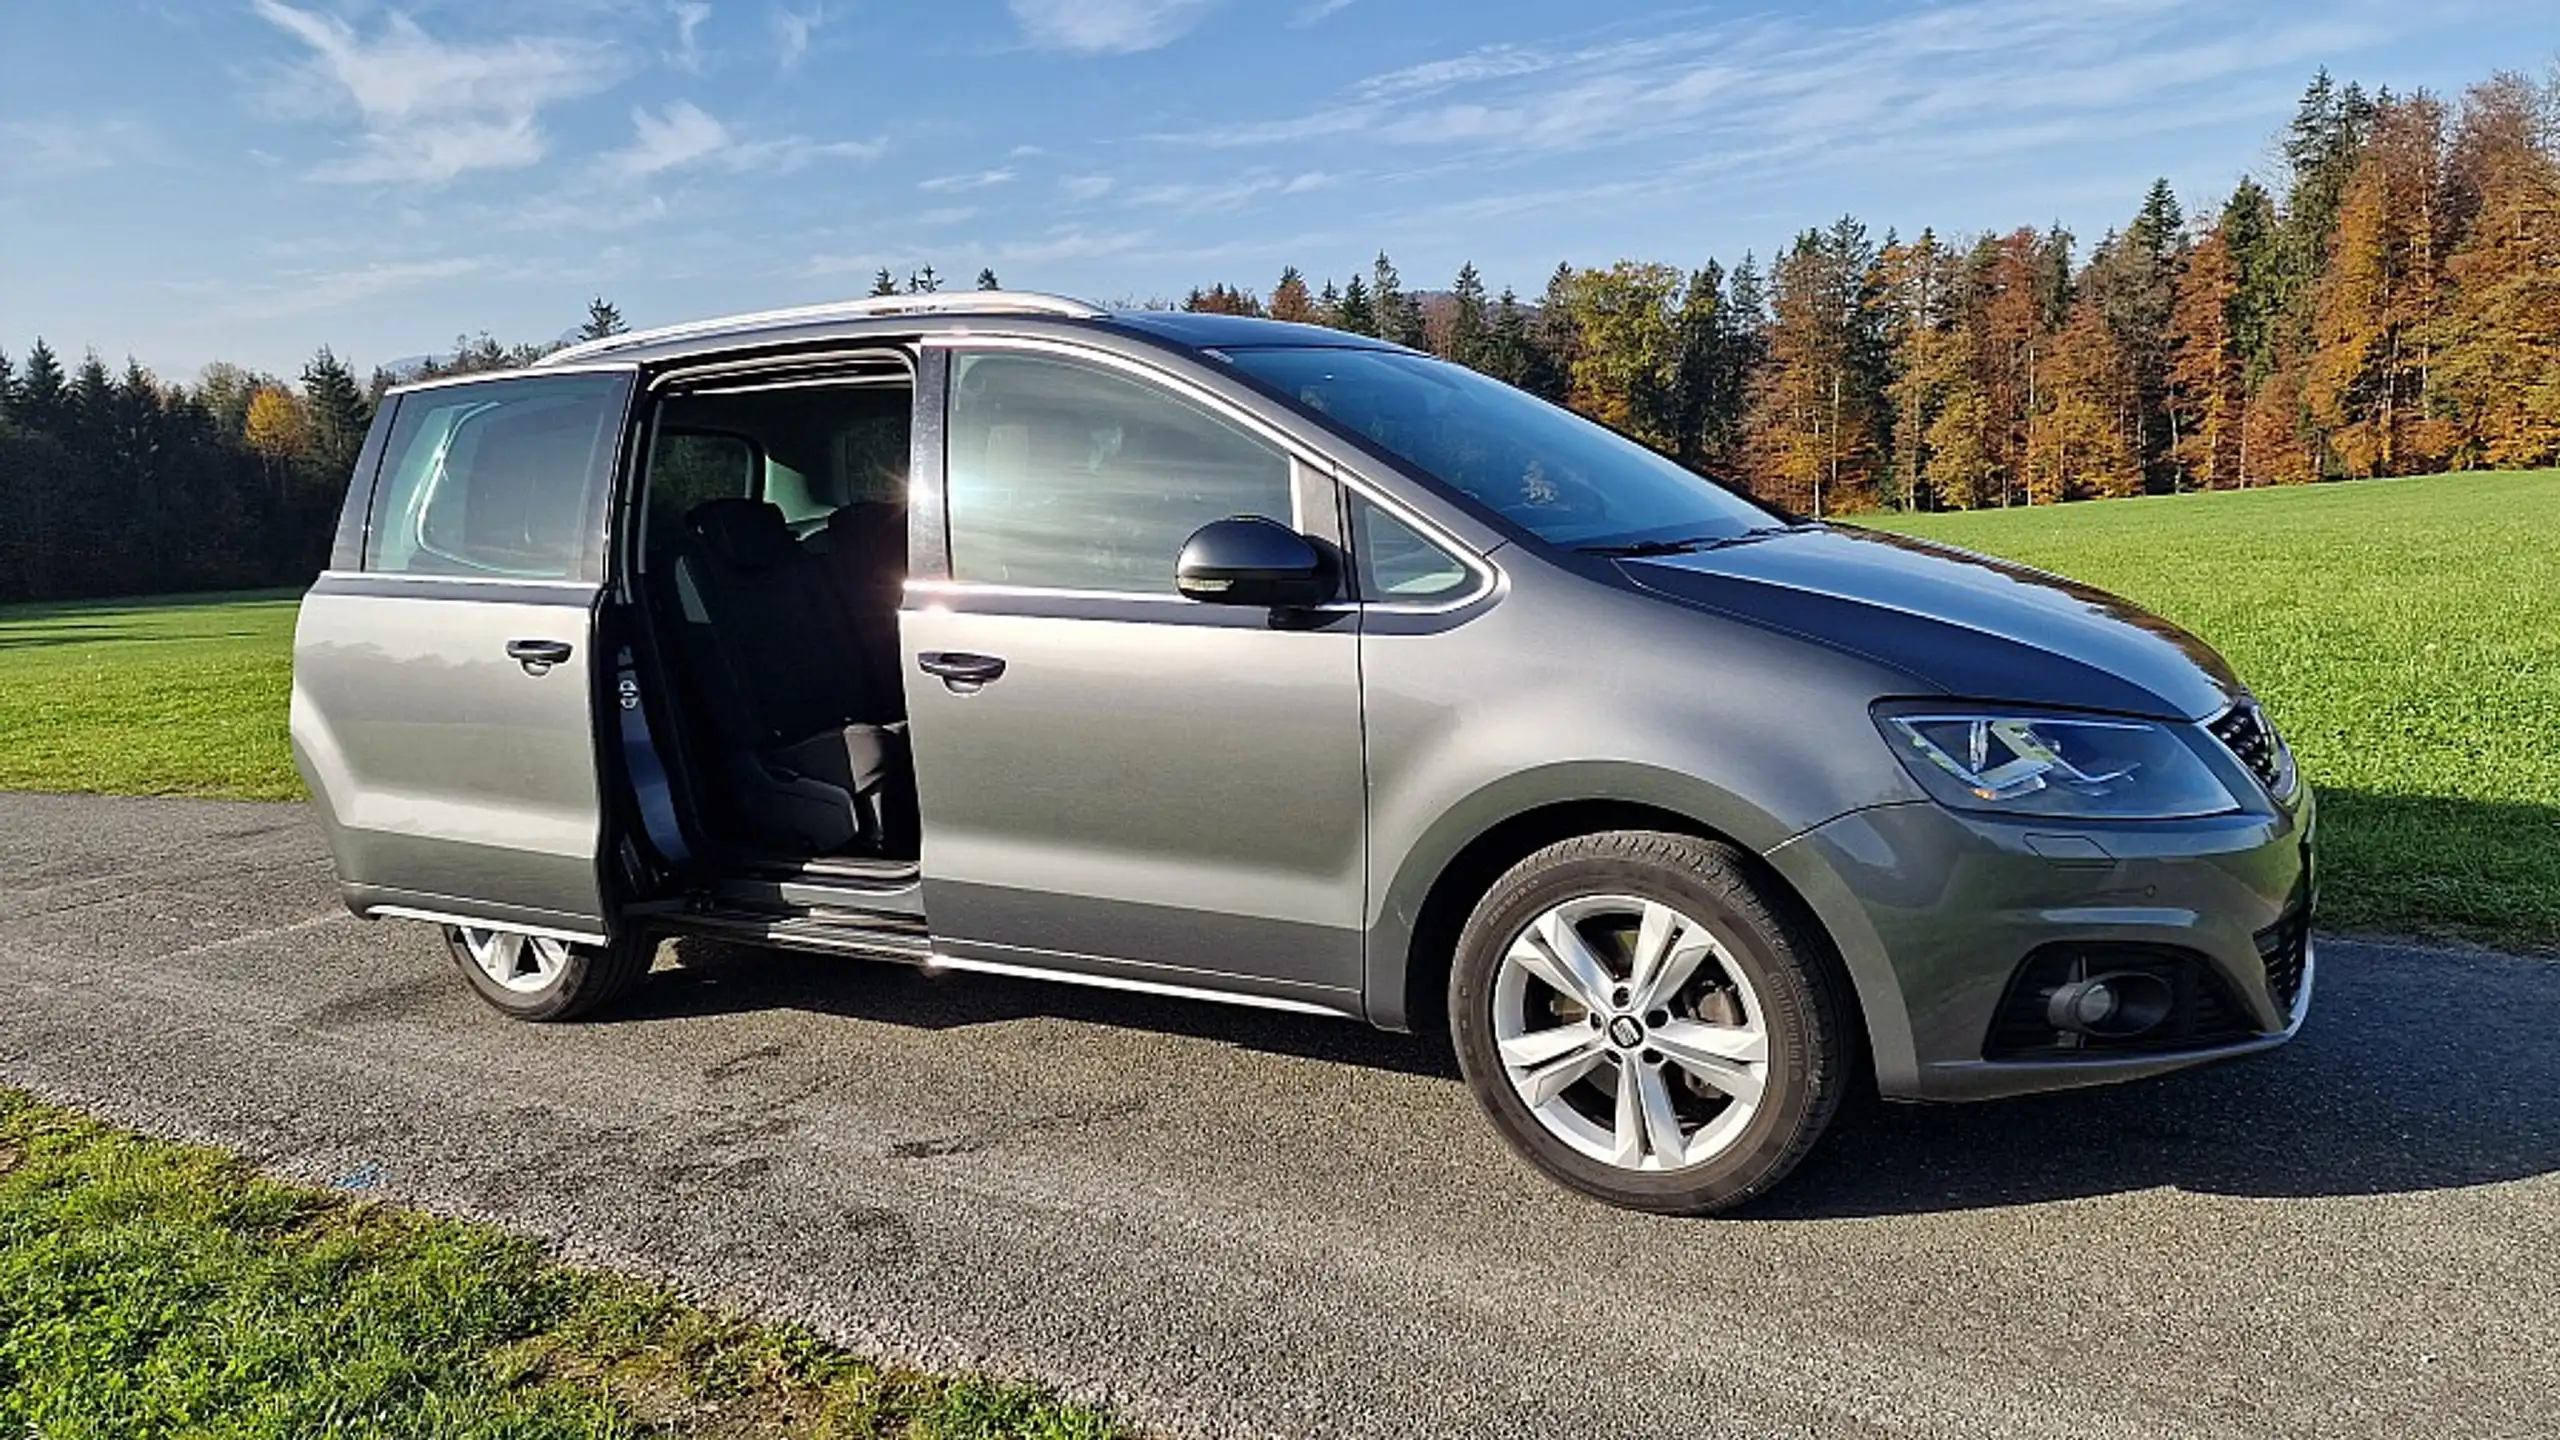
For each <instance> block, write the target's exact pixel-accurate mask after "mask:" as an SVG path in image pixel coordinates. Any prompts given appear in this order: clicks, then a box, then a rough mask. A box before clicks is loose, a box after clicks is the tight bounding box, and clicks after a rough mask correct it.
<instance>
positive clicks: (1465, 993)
mask: <svg viewBox="0 0 2560 1440" xmlns="http://www.w3.org/2000/svg"><path fill="white" fill-rule="evenodd" d="M1449 989H1450V994H1449V1014H1450V1022H1451V1031H1452V1038H1453V1039H1454V1040H1455V1042H1456V1047H1457V1052H1458V1062H1459V1066H1460V1068H1461V1069H1462V1070H1464V1071H1465V1073H1466V1077H1467V1083H1468V1085H1469V1087H1470V1088H1471V1089H1473V1090H1474V1092H1475V1095H1476V1099H1477V1100H1478V1102H1480V1103H1481V1104H1482V1105H1483V1106H1484V1108H1485V1111H1486V1113H1487V1114H1488V1115H1490V1116H1491V1118H1492V1120H1493V1122H1494V1126H1495V1128H1496V1129H1497V1130H1499V1131H1500V1132H1501V1134H1502V1136H1503V1138H1504V1139H1505V1140H1506V1141H1508V1142H1509V1143H1510V1145H1511V1147H1512V1148H1513V1149H1514V1150H1516V1151H1518V1152H1519V1153H1520V1155H1521V1156H1522V1157H1523V1158H1525V1159H1526V1160H1528V1161H1529V1162H1530V1163H1531V1164H1533V1165H1535V1166H1537V1167H1538V1168H1539V1169H1540V1170H1543V1171H1545V1172H1546V1173H1547V1174H1548V1175H1550V1176H1552V1177H1554V1178H1555V1179H1557V1180H1559V1181H1562V1182H1563V1183H1564V1184H1566V1185H1567V1186H1570V1187H1571V1188H1573V1189H1575V1190H1578V1191H1581V1192H1582V1193H1583V1194H1586V1195H1590V1196H1592V1197H1594V1198H1596V1199H1600V1200H1604V1201H1607V1202H1609V1203H1610V1204H1613V1205H1622V1206H1626V1207H1628V1208H1631V1209H1638V1210H1653V1211H1661V1212H1666V1213H1673V1214H1704V1213H1709V1212H1712V1211H1716V1210H1722V1209H1726V1208H1728V1207H1731V1206H1734V1205H1738V1204H1741V1203H1743V1202H1744V1201H1746V1200H1749V1199H1752V1198H1753V1197H1755V1196H1758V1195H1760V1194H1763V1193H1765V1192H1766V1191H1767V1190H1768V1189H1769V1188H1770V1187H1772V1186H1774V1185H1776V1184H1777V1183H1778V1181H1779V1180H1780V1179H1782V1178H1784V1176H1785V1175H1786V1173H1787V1172H1788V1171H1790V1170H1792V1169H1794V1168H1795V1166H1796V1163H1797V1162H1798V1161H1800V1160H1802V1159H1803V1158H1804V1156H1805V1154H1806V1153H1807V1152H1808V1151H1810V1150H1811V1149H1812V1148H1813V1144H1814V1142H1815V1141H1816V1140H1817V1139H1818V1138H1820V1136H1821V1134H1822V1131H1823V1128H1824V1127H1825V1126H1826V1125H1827V1124H1829V1122H1830V1119H1831V1116H1832V1113H1833V1112H1834V1111H1835V1110H1836V1109H1837V1108H1838V1107H1839V1103H1840V1097H1841V1094H1842V1092H1843V1091H1844V1090H1845V1089H1846V1088H1847V1081H1848V1075H1849V1071H1850V1063H1849V1062H1850V1057H1849V1055H1848V1053H1847V1050H1846V1044H1847V1040H1846V1036H1845V1033H1844V1030H1843V1026H1842V1021H1841V1016H1842V1013H1843V1007H1842V1004H1841V1002H1840V998H1839V996H1838V994H1837V990H1836V982H1835V980H1834V979H1833V976H1832V972H1831V970H1830V969H1829V968H1828V966H1827V964H1826V963H1825V960H1824V957H1823V952H1822V951H1821V950H1820V949H1819V948H1818V945H1817V943H1816V942H1815V941H1813V940H1812V939H1811V937H1809V936H1806V935H1804V934H1802V933H1801V932H1800V931H1798V930H1797V929H1796V928H1795V927H1794V926H1792V925H1791V924H1790V923H1789V922H1788V921H1787V920H1786V919H1785V918H1784V917H1783V915H1782V914H1781V912H1780V911H1778V910H1777V909H1775V908H1773V907H1772V906H1771V905H1770V904H1769V903H1768V902H1767V901H1766V900H1765V899H1764V898H1763V897H1762V896H1761V894H1760V893H1759V892H1758V890H1757V888H1756V887H1755V885H1754V883H1753V880H1752V877H1751V876H1750V874H1749V872H1748V870H1747V868H1746V866H1745V864H1744V863H1743V860H1742V857H1741V856H1740V855H1739V853H1737V852H1735V851H1733V850H1731V849H1729V848H1727V847H1725V846H1722V845H1718V844H1715V843H1713V842H1710V841H1706V840H1701V839H1698V838H1697V837H1695V836H1689V835H1675V834H1666V833H1658V832H1649V831H1616V832H1611V833H1607V834H1601V835H1589V836H1583V837H1580V838H1577V839H1573V840H1567V841H1563V842H1560V843H1558V844H1555V845H1551V846H1548V847H1547V848H1546V849H1544V850H1541V851H1539V852H1537V853H1536V854H1534V855H1531V856H1530V857H1529V858H1528V859H1526V860H1523V861H1521V862H1520V863H1519V864H1518V865H1516V866H1514V867H1513V868H1512V869H1511V871H1510V872H1509V873H1508V874H1506V875H1504V876H1503V877H1502V878H1501V879H1500V880H1499V881H1497V882H1495V884H1494V886H1493V888H1492V890H1491V891H1490V892H1489V893H1487V895H1486V896H1485V898H1484V900H1483V901H1482V902H1481V903H1479V904H1478V905H1477V907H1476V911H1475V914H1474V915H1473V916H1472V917H1471V918H1470V919H1469V920H1468V922H1467V926H1466V929H1465V930H1464V931H1463V932H1462V933H1461V935H1460V937H1459V941H1458V953H1457V957H1456V963H1455V964H1454V965H1453V966H1452V968H1451V971H1450V980H1449Z"/></svg>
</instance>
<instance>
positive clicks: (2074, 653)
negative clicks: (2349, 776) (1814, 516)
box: [1619, 526, 2242, 720]
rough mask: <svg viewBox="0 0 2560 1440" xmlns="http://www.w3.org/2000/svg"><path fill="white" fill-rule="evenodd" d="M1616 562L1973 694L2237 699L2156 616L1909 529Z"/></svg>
mask: <svg viewBox="0 0 2560 1440" xmlns="http://www.w3.org/2000/svg"><path fill="white" fill-rule="evenodd" d="M1619 564H1620V568H1621V569H1623V570H1624V572H1625V573H1626V574H1627V576H1628V577H1629V578H1630V579H1632V580H1634V581H1635V582H1636V583H1637V584H1638V585H1641V586H1643V587H1645V588H1646V589H1648V590H1652V591H1654V592H1656V593H1659V594H1662V595H1666V596H1669V597H1671V598H1673V599H1676V600H1679V601H1682V602H1684V603H1686V604H1689V605H1693V606H1697V607H1699V608H1701V609H1705V610H1712V611H1715V612H1718V613H1720V614H1725V615H1731V616H1734V617H1736V618H1738V619H1742V620H1748V621H1751V622H1754V623H1756V624H1761V625H1766V626H1769V627H1772V628H1774V629H1779V630H1785V631H1790V632H1792V633H1794V634H1797V635H1801V636H1804V637H1806V638H1808V639H1811V640H1814V641H1817V642H1819V643H1821V644H1823V645H1827V646H1830V647H1832V648H1834V649H1837V650H1842V651H1846V652H1849V653H1851V654H1855V655H1859V656H1863V657H1865V658H1867V659H1870V660H1874V661H1877V662H1879V663H1882V664H1885V665H1890V666H1892V667H1894V668H1896V669H1899V670H1902V671H1905V672H1907V673H1909V674H1911V675H1913V676H1915V677H1917V678H1918V679H1920V680H1922V681H1924V682H1926V683H1927V684H1928V685H1931V686H1934V687H1936V688H1938V689H1941V690H1944V691H1946V692H1947V693H1949V694H1951V695H1960V696H1964V697H1965V698H1967V699H1975V700H2002V701H2009V702H2012V703H2018V704H2030V705H2053V706H2061V707H2065V708H2071V709H2086V710H2112V711H2118V712H2122V713H2125V714H2134V715H2149V716H2155V717H2159V718H2164V719H2168V718H2175V719H2184V720H2200V719H2203V718H2205V717H2207V716H2210V715H2212V714H2215V713H2216V712H2218V711H2220V710H2222V709H2223V708H2224V707H2225V706H2227V705H2229V704H2230V703H2231V702H2232V701H2233V700H2234V699H2235V698H2237V697H2238V696H2239V695H2240V694H2241V693H2242V687H2241V684H2240V681H2239V679H2238V677H2236V676H2234V675H2233V674H2232V673H2231V667H2230V666H2229V665H2228V664H2226V663H2224V661H2223V659H2222V657H2221V656H2219V655H2217V654H2215V653H2214V652H2213V650H2212V648H2211V647H2209V646H2207V645H2206V644H2205V643H2204V642H2203V641H2200V640H2198V639H2196V638H2195V637H2194V636H2192V635H2189V634H2188V633H2187V632H2185V631H2184V630H2181V629H2179V628H2178V627H2177V626H2175V625H2172V624H2170V623H2169V622H2168V621H2166V620H2163V619H2161V618H2160V617H2158V616H2157V615H2153V614H2151V613H2150V612H2148V611H2145V610H2142V609H2140V608H2138V607H2136V606H2133V605H2129V604H2127V603H2125V602H2124V601H2122V600H2119V599H2117V598H2116V597H2114V596H2112V595H2109V594H2107V593H2106V592H2104V591H2101V590H2093V589H2091V588H2090V587H2088V586H2086V585H2080V584H2075V583H2074V582H2072V581H2069V580H2065V579H2063V578H2062V577H2060V576H2058V575H2048V574H2046V573H2044V572H2043V571H2041V570H2030V569H2028V568H2027V567H2025V566H2023V565H2012V564H2010V563H2008V562H2006V561H2003V560H1995V559H1992V558H1991V557H1989V556H1987V555H1976V554H1973V553H1972V552H1970V551H1966V550H1958V549H1954V548H1952V547H1950V546H1944V545H1933V544H1930V543H1928V542H1926V541H1921V540H1913V539H1909V538H1907V537H1904V536H1899V535H1886V534H1880V533H1877V532H1874V531H1867V530H1857V529H1850V528H1846V527H1836V526H1809V527H1804V528H1801V529H1793V530H1786V531H1781V532H1777V533H1774V534H1770V535H1767V536H1764V537H1760V538H1756V539H1751V540H1746V541H1743V542H1740V543H1736V544H1728V545H1724V546H1721V547H1717V548H1711V549H1706V550H1699V551H1694V552H1691V553H1689V554H1684V555H1665V556H1658V557H1646V558H1644V559H1640V560H1637V559H1630V560H1623V561H1620V562H1619Z"/></svg>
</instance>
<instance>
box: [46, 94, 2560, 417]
mask: <svg viewBox="0 0 2560 1440" xmlns="http://www.w3.org/2000/svg"><path fill="white" fill-rule="evenodd" d="M2448 169H2449V170H2450V171H2451V174H2452V189H2453V191H2454V195H2455V197H2456V201H2457V204H2458V206H2459V208H2460V210H2461V212H2462V219H2463V227H2462V229H2463V233H2462V236H2461V238H2460V240H2459V242H2458V243H2457V244H2456V245H2455V246H2454V248H2453V251H2452V253H2451V255H2450V256H2449V258H2448V259H2447V261H2446V271H2447V274H2448V277H2449V279H2450V280H2451V282H2452V285H2453V287H2454V298H2453V301H2452V303H2451V305H2450V307H2449V313H2448V314H2447V315H2446V317H2445V318H2446V324H2445V327H2444V334H2445V339H2446V346H2445V351H2444V360H2443V365H2442V369H2441V372H2440V374H2439V376H2438V377H2437V386H2438V391H2439V394H2440V397H2441V401H2442V405H2443V409H2444V412H2445V414H2446V417H2447V419H2448V423H2449V428H2450V431H2451V437H2450V438H2451V439H2452V441H2453V443H2454V447H2455V456H2454V458H2455V459H2457V460H2458V461H2459V462H2460V463H2462V464H2466V465H2496V466H2526V465H2548V464H2552V463H2553V462H2554V461H2560V81H2555V82H2554V84H2553V86H2552V87H2550V88H2548V89H2540V88H2537V87H2536V86H2535V85H2534V84H2533V83H2532V82H2531V81H2529V80H2526V79H2525V78H2523V77H2522V76H2519V75H2512V74H2509V75H2500V76H2498V77H2496V78H2495V79H2492V80H2490V81H2488V82H2487V83H2485V84H2483V85H2480V86H2477V87H2475V88H2474V89H2473V90H2472V91H2471V92H2470V93H2469V94H2468V95H2466V96H2465V97H2464V100H2463V107H2462V118H2461V121H2460V124H2459V125H2458V127H2457V128H2456V131H2455V134H2454V138H2453V145H2452V153H2451V156H2450V159H2449V162H2448ZM30 368H32V366H31V367H30Z"/></svg>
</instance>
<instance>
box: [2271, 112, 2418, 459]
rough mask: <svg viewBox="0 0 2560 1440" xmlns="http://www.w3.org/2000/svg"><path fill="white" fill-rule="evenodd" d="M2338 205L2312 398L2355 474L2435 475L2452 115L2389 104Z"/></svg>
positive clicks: (2308, 376) (2317, 286)
mask: <svg viewBox="0 0 2560 1440" xmlns="http://www.w3.org/2000/svg"><path fill="white" fill-rule="evenodd" d="M2367 131H2368V133H2367V134H2366V135H2365V137H2364V140H2363V143H2362V144H2361V145H2359V146H2358V147H2357V149H2356V152H2355V158H2354V161H2353V163H2352V164H2351V166H2350V167H2349V173H2348V176H2347V180H2346V183H2345V185H2344V187H2343V188H2342V190H2341V191H2340V194H2339V201H2338V209H2337V217H2336V222H2335V230H2334V233H2333V236H2332V238H2331V241H2330V253H2329V257H2328V263H2327V264H2326V265H2325V266H2324V267H2322V269H2321V271H2320V274H2319V277H2318V279H2317V280H2316V282H2315V283H2314V285H2313V287H2312V292H2311V305H2312V329H2311V350H2310V353H2309V357H2308V359H2309V363H2308V365H2307V366H2306V368H2305V371H2304V375H2303V392H2304V394H2303V398H2304V401H2305V404H2306V405H2307V407H2308V409H2309V412H2310V415H2311V418H2312V421H2313V423H2314V424H2315V425H2317V426H2318V427H2319V428H2320V430H2321V431H2323V432H2324V433H2325V434H2326V435H2327V438H2328V444H2329V446H2330V448H2331V450H2332V451H2333V453H2335V455H2336V456H2337V459H2338V463H2339V464H2340V466H2341V467H2343V468H2344V469H2345V470H2346V472H2347V473H2348V474H2350V475H2400V474H2407V473H2410V472H2411V471H2413V470H2424V469H2432V468H2434V467H2435V465H2436V464H2437V463H2438V461H2439V459H2440V457H2441V455H2442V453H2443V451H2444V450H2445V449H2447V448H2448V446H2447V443H2446V441H2447V438H2448V437H2447V435H2446V432H2445V427H2443V426H2442V425H2440V424H2438V423H2437V422H2436V421H2434V420H2433V419H2432V418H2431V417H2430V415H2429V410H2430V408H2431V407H2432V404H2433V398H2434V397H2433V388H2434V381H2433V375H2434V358H2435V336H2436V331H2437V329H2438V327H2439V324H2440V322H2441V318H2442V317H2441V308H2442V302H2443V298H2444V292H2445V288H2446V287H2445V281H2444V263H2445V256H2446V252H2447V249H2448V246H2447V244H2446V235H2445V231H2444V226H2443V224H2442V209H2443V198H2444V193H2443V192H2444V107H2443V106H2442V105H2441V104H2439V103H2437V101H2436V100H2435V99H2434V98H2433V97H2431V96H2428V95H2426V94H2424V93H2423V92H2421V93H2420V94H2418V95H2415V96H2412V97H2410V98H2408V99H2405V100H2393V101H2388V102H2385V103H2384V104H2382V105H2380V106H2379V107H2378V108H2377V109H2376V110H2375V111H2374V113H2373V115H2372V116H2371V118H2370V120H2369V121H2368V122H2367Z"/></svg>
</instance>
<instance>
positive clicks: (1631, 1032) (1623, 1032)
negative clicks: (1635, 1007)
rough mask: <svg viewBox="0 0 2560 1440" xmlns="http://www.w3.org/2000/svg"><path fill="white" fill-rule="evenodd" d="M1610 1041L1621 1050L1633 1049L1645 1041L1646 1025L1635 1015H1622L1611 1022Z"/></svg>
mask: <svg viewBox="0 0 2560 1440" xmlns="http://www.w3.org/2000/svg"><path fill="white" fill-rule="evenodd" d="M1609 1041H1610V1043H1611V1044H1614V1045H1616V1046H1617V1047H1618V1048H1619V1049H1621V1050H1633V1049H1634V1048H1636V1047H1637V1046H1638V1045H1641V1044H1643V1043H1644V1027H1643V1026H1642V1025H1639V1024H1637V1023H1636V1017H1634V1016H1633V1015H1621V1016H1619V1017H1618V1018H1617V1019H1615V1020H1612V1021H1610V1022H1609Z"/></svg>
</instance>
